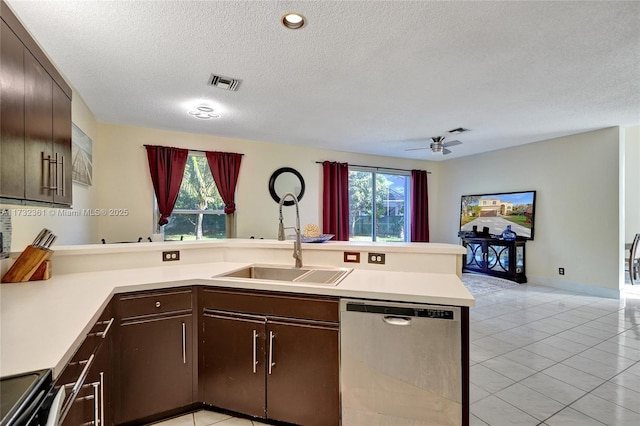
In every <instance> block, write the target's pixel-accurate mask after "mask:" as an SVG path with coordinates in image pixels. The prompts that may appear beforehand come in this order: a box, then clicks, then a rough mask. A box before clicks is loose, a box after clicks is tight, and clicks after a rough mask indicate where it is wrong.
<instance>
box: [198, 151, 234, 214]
mask: <svg viewBox="0 0 640 426" xmlns="http://www.w3.org/2000/svg"><path fill="white" fill-rule="evenodd" d="M206 155H207V163H209V169H211V174H212V175H213V180H214V181H215V183H216V186H217V187H218V192H219V193H220V196H221V197H222V201H224V213H225V214H231V213H234V212H235V211H236V200H235V197H236V185H237V183H238V174H240V162H241V161H242V154H236V153H233V152H207V153H206Z"/></svg>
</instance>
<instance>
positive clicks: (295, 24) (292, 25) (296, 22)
mask: <svg viewBox="0 0 640 426" xmlns="http://www.w3.org/2000/svg"><path fill="white" fill-rule="evenodd" d="M281 22H282V25H284V26H285V28H289V29H290V30H297V29H300V28H302V27H304V25H305V24H306V22H307V21H306V19H305V17H304V16H302V15H301V14H299V13H296V12H289V13H285V14H284V15H283V16H282V19H281Z"/></svg>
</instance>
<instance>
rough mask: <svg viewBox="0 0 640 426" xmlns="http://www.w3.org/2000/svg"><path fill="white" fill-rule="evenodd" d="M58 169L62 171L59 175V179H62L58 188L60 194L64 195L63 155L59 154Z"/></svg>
mask: <svg viewBox="0 0 640 426" xmlns="http://www.w3.org/2000/svg"><path fill="white" fill-rule="evenodd" d="M60 169H62V173H61V174H60V176H61V179H60V180H61V181H62V185H59V188H60V192H61V193H62V196H63V197H64V196H65V192H64V191H65V185H64V155H61V156H60Z"/></svg>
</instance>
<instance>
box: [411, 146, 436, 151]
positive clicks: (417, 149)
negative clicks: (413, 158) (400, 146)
mask: <svg viewBox="0 0 640 426" xmlns="http://www.w3.org/2000/svg"><path fill="white" fill-rule="evenodd" d="M423 149H430V148H429V147H428V146H425V147H424V148H409V149H405V151H421V150H423Z"/></svg>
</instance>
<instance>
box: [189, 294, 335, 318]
mask: <svg viewBox="0 0 640 426" xmlns="http://www.w3.org/2000/svg"><path fill="white" fill-rule="evenodd" d="M201 300H202V302H201V306H202V307H203V308H204V309H207V308H210V309H218V310H221V311H232V312H245V313H250V314H258V315H270V316H278V317H287V318H300V319H309V320H317V321H331V322H338V318H339V312H338V306H339V305H338V299H336V298H329V297H326V298H325V297H317V296H314V297H310V296H301V295H294V294H288V295H283V294H274V293H268V292H259V291H241V290H231V289H229V290H227V289H210V288H203V289H202V299H201Z"/></svg>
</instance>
